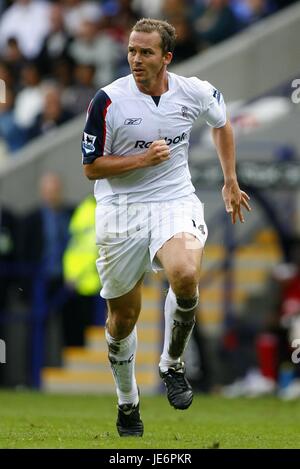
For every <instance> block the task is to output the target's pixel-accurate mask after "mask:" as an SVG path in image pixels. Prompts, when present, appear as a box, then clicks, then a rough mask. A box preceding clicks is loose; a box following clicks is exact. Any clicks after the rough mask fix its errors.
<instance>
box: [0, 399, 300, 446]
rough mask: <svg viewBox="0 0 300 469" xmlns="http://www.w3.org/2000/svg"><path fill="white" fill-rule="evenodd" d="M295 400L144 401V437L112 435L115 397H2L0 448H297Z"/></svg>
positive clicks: (298, 404) (298, 406)
mask: <svg viewBox="0 0 300 469" xmlns="http://www.w3.org/2000/svg"><path fill="white" fill-rule="evenodd" d="M299 413H300V401H299V400H298V401H293V402H281V401H279V400H278V399H277V398H260V399H233V400H229V399H224V398H221V397H211V396H195V398H194V402H193V404H192V406H191V407H190V408H189V409H188V410H186V411H178V410H177V411H176V410H174V409H172V408H171V407H170V406H169V404H168V402H167V399H166V397H165V396H155V397H149V396H142V400H141V414H142V418H143V421H144V425H145V433H144V437H143V438H133V437H130V438H120V437H119V436H118V435H117V431H116V427H115V420H116V399H115V397H114V396H83V395H80V396H79V395H47V394H42V393H37V392H13V391H2V392H0V448H93V449H97V448H118V449H123V448H124V449H125V448H126V449H127V448H135V449H137V448H151V449H163V448H180V449H184V448H189V449H191V448H200V449H201V448H300V433H299V420H298V416H299Z"/></svg>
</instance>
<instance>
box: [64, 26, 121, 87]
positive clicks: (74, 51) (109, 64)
mask: <svg viewBox="0 0 300 469" xmlns="http://www.w3.org/2000/svg"><path fill="white" fill-rule="evenodd" d="M120 47H121V46H120V44H118V43H117V42H116V40H114V39H113V38H112V37H111V36H109V35H108V34H107V33H105V32H102V33H99V31H98V23H97V22H96V21H87V20H84V21H82V23H81V25H80V29H79V32H78V34H77V36H76V38H75V39H74V42H73V43H72V44H71V45H70V49H69V53H70V56H71V57H72V59H73V60H74V61H75V62H76V63H84V64H89V65H90V64H92V65H94V66H95V68H96V75H95V84H96V86H97V87H100V86H104V85H106V84H107V83H109V82H110V81H111V80H113V79H115V78H116V77H117V63H118V60H119V59H120Z"/></svg>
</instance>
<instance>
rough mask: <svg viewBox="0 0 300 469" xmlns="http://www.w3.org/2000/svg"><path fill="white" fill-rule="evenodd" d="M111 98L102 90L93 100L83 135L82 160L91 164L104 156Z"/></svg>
mask: <svg viewBox="0 0 300 469" xmlns="http://www.w3.org/2000/svg"><path fill="white" fill-rule="evenodd" d="M110 104H111V99H110V98H109V96H108V95H107V94H106V93H105V92H104V91H103V90H100V91H98V93H97V94H96V96H95V97H94V99H93V100H92V101H91V103H90V105H89V108H88V111H87V114H88V116H87V120H86V124H85V128H84V132H83V136H82V145H81V146H82V162H83V164H90V163H92V162H93V161H94V160H95V159H96V158H99V157H100V156H103V153H104V147H105V140H106V114H107V109H108V107H109V106H110Z"/></svg>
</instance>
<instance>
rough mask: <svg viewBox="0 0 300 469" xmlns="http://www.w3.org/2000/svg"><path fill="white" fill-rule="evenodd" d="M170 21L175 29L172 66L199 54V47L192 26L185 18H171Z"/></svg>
mask: <svg viewBox="0 0 300 469" xmlns="http://www.w3.org/2000/svg"><path fill="white" fill-rule="evenodd" d="M170 21H171V22H172V24H173V26H174V28H175V29H176V34H177V37H176V46H175V55H174V59H173V64H176V63H179V62H181V61H182V60H186V59H189V58H190V57H193V56H194V55H195V54H197V53H198V52H199V46H198V44H197V38H196V37H195V33H194V30H193V26H192V24H191V23H190V22H189V21H188V19H187V18H186V17H185V16H178V17H175V18H171V19H170Z"/></svg>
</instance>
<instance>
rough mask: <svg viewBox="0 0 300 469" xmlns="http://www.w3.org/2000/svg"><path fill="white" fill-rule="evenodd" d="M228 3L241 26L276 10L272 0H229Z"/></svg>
mask: <svg viewBox="0 0 300 469" xmlns="http://www.w3.org/2000/svg"><path fill="white" fill-rule="evenodd" d="M230 5H231V7H232V10H233V12H234V14H235V15H236V17H237V18H238V19H239V21H240V22H241V24H242V25H243V26H248V25H250V24H252V23H255V22H256V21H258V20H260V19H262V18H265V17H266V16H269V15H270V14H271V13H273V12H274V11H275V10H276V5H275V3H274V1H272V0H231V1H230Z"/></svg>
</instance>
